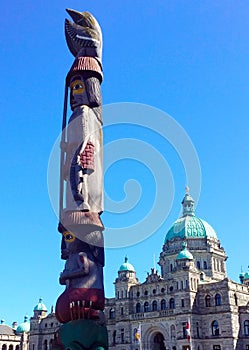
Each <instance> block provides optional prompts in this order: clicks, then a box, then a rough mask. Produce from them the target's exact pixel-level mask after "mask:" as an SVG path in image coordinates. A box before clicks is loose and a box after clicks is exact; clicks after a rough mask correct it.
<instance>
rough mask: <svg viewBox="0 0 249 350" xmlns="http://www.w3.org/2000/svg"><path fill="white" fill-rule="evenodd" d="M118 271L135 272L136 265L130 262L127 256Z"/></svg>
mask: <svg viewBox="0 0 249 350" xmlns="http://www.w3.org/2000/svg"><path fill="white" fill-rule="evenodd" d="M118 271H133V272H135V269H134V267H133V266H132V265H131V264H130V263H128V258H127V256H126V257H125V262H124V263H123V264H122V265H121V266H120V268H119V270H118Z"/></svg>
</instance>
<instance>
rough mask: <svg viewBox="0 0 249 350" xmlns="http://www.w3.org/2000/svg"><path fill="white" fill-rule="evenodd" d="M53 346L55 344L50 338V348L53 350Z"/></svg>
mask: <svg viewBox="0 0 249 350" xmlns="http://www.w3.org/2000/svg"><path fill="white" fill-rule="evenodd" d="M52 346H53V339H50V340H49V349H50V350H52Z"/></svg>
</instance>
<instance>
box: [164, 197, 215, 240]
mask: <svg viewBox="0 0 249 350" xmlns="http://www.w3.org/2000/svg"><path fill="white" fill-rule="evenodd" d="M182 206H183V213H182V217H181V218H180V219H178V220H176V221H175V222H174V224H173V225H172V227H171V228H170V229H169V231H168V232H167V234H166V237H165V242H164V243H166V242H167V241H170V240H171V239H173V238H176V237H179V238H182V239H184V238H211V237H212V238H216V239H217V235H216V233H215V231H214V229H213V228H212V226H210V225H209V224H208V223H207V222H206V221H204V220H202V219H200V218H198V217H197V216H195V212H194V200H193V198H192V197H191V196H190V195H189V194H188V193H186V195H185V197H184V198H183V201H182Z"/></svg>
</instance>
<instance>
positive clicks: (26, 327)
mask: <svg viewBox="0 0 249 350" xmlns="http://www.w3.org/2000/svg"><path fill="white" fill-rule="evenodd" d="M29 331H30V322H29V317H28V316H27V315H26V316H25V317H24V322H23V323H21V324H20V325H19V326H18V327H17V329H16V333H17V334H20V333H28V332H29Z"/></svg>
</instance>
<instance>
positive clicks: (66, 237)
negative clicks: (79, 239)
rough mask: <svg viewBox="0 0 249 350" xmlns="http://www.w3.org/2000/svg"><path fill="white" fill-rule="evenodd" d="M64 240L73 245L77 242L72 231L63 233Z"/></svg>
mask: <svg viewBox="0 0 249 350" xmlns="http://www.w3.org/2000/svg"><path fill="white" fill-rule="evenodd" d="M63 237H64V240H65V241H66V242H68V243H72V242H73V241H74V240H75V235H74V234H72V233H71V232H70V231H65V232H63Z"/></svg>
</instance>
